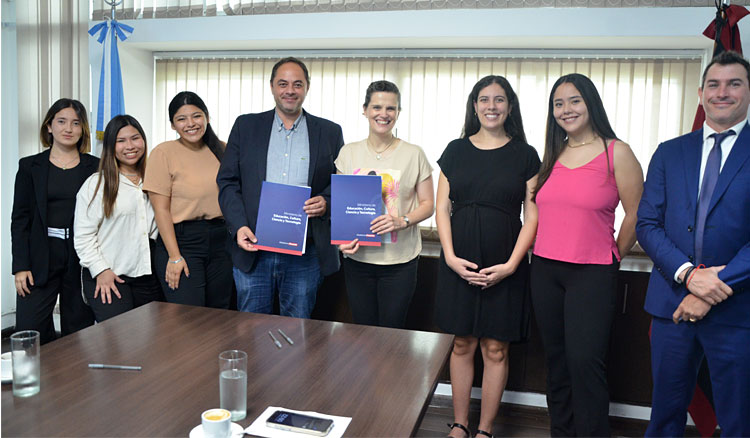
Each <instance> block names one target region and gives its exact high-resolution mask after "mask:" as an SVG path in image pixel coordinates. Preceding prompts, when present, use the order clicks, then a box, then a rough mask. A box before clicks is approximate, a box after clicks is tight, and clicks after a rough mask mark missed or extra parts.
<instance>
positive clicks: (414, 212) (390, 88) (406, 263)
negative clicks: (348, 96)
mask: <svg viewBox="0 0 750 438" xmlns="http://www.w3.org/2000/svg"><path fill="white" fill-rule="evenodd" d="M363 109H364V112H363V114H364V116H365V117H366V118H367V120H368V122H369V125H370V133H369V135H368V136H367V138H366V139H364V140H361V141H358V142H354V143H349V144H346V145H344V147H342V148H341V151H340V152H339V156H338V158H336V170H337V171H338V172H339V173H342V174H354V175H357V174H365V175H368V174H369V175H380V176H381V177H382V181H383V183H382V184H383V188H382V190H383V192H382V193H383V203H384V204H385V210H386V211H384V212H383V213H384V214H382V215H381V216H378V217H376V218H375V219H374V220H373V221H372V223H371V224H370V230H371V231H372V232H373V233H375V234H379V235H380V236H383V244H382V245H381V246H379V247H376V246H363V247H361V248H360V245H359V242H358V240H354V241H353V242H351V243H349V244H346V245H340V246H339V248H340V249H341V251H342V252H343V253H344V254H345V257H346V258H345V259H344V275H345V279H346V290H347V294H348V296H349V307H350V308H351V310H352V316H353V318H354V322H355V323H357V324H367V325H378V326H383V327H396V328H402V327H403V326H404V324H405V322H406V314H407V312H408V310H409V304H410V302H411V298H412V296H413V295H414V289H415V288H416V286H417V260H418V257H419V252H420V251H421V250H422V240H421V237H420V235H419V227H417V224H418V223H419V222H421V221H423V220H425V219H427V218H428V217H430V216H431V215H432V212H433V209H434V205H435V194H434V192H433V186H432V167H431V166H430V163H429V162H428V161H427V156H426V155H425V153H424V151H423V150H422V148H420V147H419V146H417V145H414V144H411V143H407V142H405V141H403V140H401V139H399V138H396V136H395V135H394V134H393V128H394V126H395V125H396V121H397V120H398V115H399V112H400V111H401V94H400V93H399V91H398V87H396V84H394V83H392V82H388V81H375V82H373V83H371V84H370V86H369V87H367V91H366V93H365V103H364V105H363Z"/></svg>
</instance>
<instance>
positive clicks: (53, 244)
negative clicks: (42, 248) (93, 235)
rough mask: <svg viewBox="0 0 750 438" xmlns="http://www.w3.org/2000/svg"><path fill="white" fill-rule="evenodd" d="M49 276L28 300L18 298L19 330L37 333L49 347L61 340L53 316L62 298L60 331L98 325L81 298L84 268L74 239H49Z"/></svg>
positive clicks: (64, 333)
mask: <svg viewBox="0 0 750 438" xmlns="http://www.w3.org/2000/svg"><path fill="white" fill-rule="evenodd" d="M48 239H49V276H48V279H47V282H46V283H45V284H37V285H35V286H31V287H30V288H29V290H30V291H31V293H29V294H26V296H25V297H21V296H19V295H16V331H21V330H37V331H38V332H39V337H40V339H39V341H40V343H42V344H45V343H47V342H50V341H54V340H55V338H57V335H56V333H55V325H54V323H53V321H52V313H53V311H54V310H55V304H56V303H57V296H58V295H59V296H60V331H61V333H62V335H63V336H65V335H68V334H71V333H73V332H76V331H78V330H81V329H83V328H86V327H88V326H90V325H93V324H94V313H93V312H92V311H91V309H90V308H89V307H88V306H87V305H86V303H84V301H83V297H82V296H81V266H80V265H79V264H78V257H76V255H75V251H74V250H73V245H72V242H71V241H70V239H67V240H63V239H58V238H55V237H49V238H48Z"/></svg>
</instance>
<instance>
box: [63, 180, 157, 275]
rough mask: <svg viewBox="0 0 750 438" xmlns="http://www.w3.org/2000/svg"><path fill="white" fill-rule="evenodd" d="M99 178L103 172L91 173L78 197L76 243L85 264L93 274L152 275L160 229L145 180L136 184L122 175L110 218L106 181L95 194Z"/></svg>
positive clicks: (74, 237) (74, 234)
mask: <svg viewBox="0 0 750 438" xmlns="http://www.w3.org/2000/svg"><path fill="white" fill-rule="evenodd" d="M98 178H99V173H95V174H93V175H91V176H90V177H89V178H88V179H87V180H86V182H85V183H83V185H82V186H81V189H80V190H79V191H78V195H77V196H76V210H75V221H74V223H73V245H74V246H75V249H76V252H77V253H78V257H79V258H80V259H81V266H83V267H84V268H88V270H89V272H91V276H92V277H96V276H97V275H99V274H100V273H102V272H103V271H104V270H106V269H111V270H112V272H114V273H115V274H117V275H126V276H128V277H140V276H143V275H149V274H151V251H150V250H149V238H151V239H155V238H156V236H157V235H158V230H157V228H156V220H155V219H154V209H153V207H152V206H151V202H150V201H149V200H148V196H147V195H146V193H145V192H143V190H141V189H142V187H143V182H142V181H141V182H140V183H139V184H138V185H135V184H133V183H132V182H131V181H130V180H129V179H128V178H127V177H125V176H123V175H122V174H121V175H120V185H119V187H118V189H117V200H116V201H115V205H114V208H113V209H112V215H111V216H110V217H108V218H106V217H104V207H103V203H102V197H103V194H102V193H103V191H104V182H102V184H101V185H100V186H99V190H98V191H97V192H96V196H94V189H95V188H96V183H97V179H98Z"/></svg>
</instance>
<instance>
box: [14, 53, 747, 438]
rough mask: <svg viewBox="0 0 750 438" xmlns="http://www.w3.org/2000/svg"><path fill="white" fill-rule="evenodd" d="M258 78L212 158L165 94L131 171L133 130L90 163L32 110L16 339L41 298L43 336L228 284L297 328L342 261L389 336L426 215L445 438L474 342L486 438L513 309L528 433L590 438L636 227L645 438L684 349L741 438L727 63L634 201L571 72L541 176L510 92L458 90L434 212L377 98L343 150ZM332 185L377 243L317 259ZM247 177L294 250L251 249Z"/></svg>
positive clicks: (286, 85) (295, 94)
mask: <svg viewBox="0 0 750 438" xmlns="http://www.w3.org/2000/svg"><path fill="white" fill-rule="evenodd" d="M270 83H271V91H272V94H273V96H274V99H275V102H276V106H275V108H274V109H272V110H270V111H267V112H264V113H258V114H247V115H242V116H240V117H238V119H237V121H236V122H235V124H234V126H233V128H232V131H231V133H230V135H229V138H228V141H227V143H226V144H225V143H223V142H222V141H221V140H219V139H218V138H217V136H216V134H215V133H214V132H213V130H212V129H211V125H210V119H209V114H208V110H207V108H206V105H205V104H204V103H203V101H202V100H201V99H200V97H198V96H197V95H196V94H195V93H192V92H187V91H185V92H181V93H179V94H178V95H177V96H175V98H174V99H173V100H172V102H171V103H170V105H169V118H170V121H171V123H172V127H173V129H174V130H175V131H176V133H177V135H178V139H177V140H173V141H168V142H165V143H162V144H160V145H158V146H157V147H156V148H154V150H153V151H152V152H151V154H150V156H149V157H148V160H147V157H146V155H147V153H146V150H147V147H146V136H145V134H144V132H143V129H142V128H141V126H140V124H139V123H138V121H137V120H135V119H134V118H133V117H130V116H126V115H123V116H117V117H115V118H114V119H112V121H111V122H110V123H109V124H108V125H107V127H106V130H105V132H104V139H103V148H102V156H101V160H98V159H97V158H95V157H93V156H91V155H88V154H87V153H86V151H87V150H88V149H89V132H88V122H87V119H86V111H85V109H84V108H83V105H81V104H80V103H79V102H77V101H75V100H71V99H61V100H59V101H58V102H56V103H55V104H54V105H53V106H52V108H50V110H49V111H48V113H47V115H46V117H45V119H44V123H43V124H42V127H41V132H40V137H41V141H42V144H43V145H44V146H46V147H48V148H49V149H47V150H45V151H44V152H42V153H40V154H37V155H35V156H32V157H27V158H24V159H22V160H21V161H20V163H19V170H18V174H17V178H16V186H15V197H14V205H13V217H12V225H11V228H12V244H13V272H14V274H15V281H16V290H17V292H18V297H17V313H16V318H17V323H16V328H17V329H18V330H22V329H37V330H39V331H40V332H41V333H42V341H43V342H48V341H50V340H52V339H54V337H55V332H54V328H53V326H52V318H51V314H52V309H53V307H54V305H55V301H56V298H57V295H58V293H59V295H60V308H61V325H62V327H61V328H62V333H63V334H67V333H71V332H73V331H75V330H78V329H81V328H83V327H86V326H88V325H90V324H93V322H94V320H96V321H103V320H105V319H107V318H110V317H112V316H115V315H117V314H119V313H122V312H125V311H127V310H129V309H132V308H133V307H136V306H139V305H141V304H144V303H147V302H149V301H153V300H167V301H170V302H176V303H183V304H191V305H205V306H210V307H218V308H228V307H229V306H230V301H231V300H232V296H233V291H234V290H235V289H236V297H237V308H238V309H239V310H241V311H247V312H262V313H270V312H271V311H272V308H273V303H274V298H275V296H277V295H278V303H279V309H280V313H281V314H282V315H288V316H295V317H303V318H306V317H309V316H310V313H311V311H312V309H313V307H314V305H315V297H316V294H317V289H318V287H319V286H320V284H321V282H322V279H323V278H324V277H325V276H326V275H329V274H332V273H334V272H336V271H337V270H338V269H339V267H340V266H339V264H340V260H342V259H343V269H344V275H345V281H346V286H347V295H348V299H349V304H350V308H351V311H352V316H353V319H354V322H355V323H360V324H370V325H380V326H386V327H395V328H401V327H404V325H405V321H406V315H407V311H408V309H409V306H410V303H411V299H412V296H413V294H414V289H415V287H416V280H417V261H418V257H419V253H420V251H421V237H420V233H419V229H418V227H416V224H418V223H419V222H421V221H423V220H424V219H426V218H428V217H430V216H431V215H432V213H433V211H435V213H436V221H437V227H438V233H439V237H440V243H441V246H442V252H441V256H440V268H439V272H438V290H437V294H436V303H435V308H436V312H435V321H436V323H437V325H438V326H439V327H440V328H441V329H442V330H444V331H446V332H448V333H452V334H454V335H455V341H454V345H453V352H452V354H451V357H450V375H451V385H452V390H453V404H454V422H453V424H452V425H450V432H449V433H450V436H453V437H458V438H463V437H469V436H472V433H471V431H470V430H469V428H468V413H469V401H470V393H471V386H472V381H473V373H474V356H475V352H476V349H477V347H479V348H480V351H481V356H482V359H483V361H484V374H483V378H482V402H481V416H480V421H479V425H478V430H477V434H478V435H485V436H492V434H491V429H492V424H493V421H494V418H495V416H496V413H497V409H498V407H499V404H500V400H501V398H502V393H503V390H504V388H505V383H506V381H507V377H508V350H509V344H510V343H511V342H516V341H521V340H523V339H525V338H526V336H527V330H528V321H529V315H530V314H531V306H532V304H533V308H534V313H535V315H536V320H537V324H538V327H539V330H540V333H541V336H542V341H543V344H544V349H545V354H546V361H547V402H548V407H549V414H550V418H551V433H552V435H553V436H609V435H610V430H609V420H608V412H609V394H608V389H607V375H606V366H605V364H606V354H607V350H608V343H609V334H610V326H611V323H612V319H613V316H614V311H615V298H616V282H617V272H618V269H619V263H620V260H621V259H622V257H623V256H625V255H626V254H627V253H628V251H629V250H630V248H631V247H632V246H633V244H634V243H635V240H636V230H637V233H638V238H639V241H640V243H641V245H642V246H643V247H644V249H645V250H646V252H647V253H648V254H649V255H650V256H651V258H652V259H653V261H654V273H653V274H652V276H651V282H650V284H649V291H648V296H647V301H646V310H647V311H648V312H650V313H651V314H652V315H653V317H654V323H653V332H652V368H653V374H654V397H653V406H652V421H651V423H650V425H649V430H648V434H649V435H652V436H666V435H670V436H676V435H681V434H683V433H684V426H685V418H686V414H685V411H686V408H687V405H688V403H689V401H690V395H691V394H692V386H693V385H694V384H695V379H696V374H697V369H698V366H699V365H700V361H701V359H702V358H703V356H704V355H705V356H706V357H707V359H708V363H709V368H710V369H711V371H712V374H711V376H712V383H713V388H714V399H715V402H716V406H717V411H718V419H719V424H720V425H721V427H722V430H723V431H724V432H725V433H728V434H729V435H737V436H741V435H750V420H749V419H748V418H747V415H744V416H743V415H742V414H743V413H745V414H746V413H747V412H750V370H748V369H747V368H746V367H744V362H746V361H748V360H749V359H750V349H748V348H747V346H748V345H750V319H749V318H748V317H747V315H748V314H750V295H748V294H747V293H740V292H744V291H745V289H747V286H748V284H749V283H750V226H748V224H750V179H749V178H750V158H749V157H750V138H748V137H750V129H748V128H747V127H746V125H747V109H748V104H750V64H748V62H747V61H746V60H745V59H744V58H742V57H741V56H740V55H737V54H735V53H733V52H727V53H725V54H723V55H720V56H719V57H717V58H715V59H714V60H712V61H711V63H710V64H709V65H708V67H707V68H706V70H705V72H704V76H703V82H702V86H701V89H700V91H699V95H700V97H701V99H702V102H703V105H704V108H705V110H706V116H707V118H706V123H705V125H704V128H703V130H701V131H697V132H696V133H692V134H688V135H686V136H682V137H679V138H677V139H675V140H671V141H669V142H666V143H664V144H662V145H660V146H659V148H658V150H657V152H656V153H655V155H654V158H653V159H652V161H651V164H650V168H649V174H648V180H647V181H646V183H645V184H644V181H643V173H642V170H641V167H640V165H639V164H638V161H637V160H636V158H635V156H634V154H633V152H632V151H631V149H630V147H629V146H628V145H627V144H626V143H624V142H623V141H621V140H620V139H618V138H617V136H616V135H615V133H614V131H613V129H612V127H611V125H610V122H609V120H608V118H607V115H606V112H605V109H604V105H603V103H602V100H601V98H600V95H599V93H598V91H597V89H596V87H595V85H594V83H593V82H592V81H591V80H590V79H589V78H587V77H586V76H584V75H581V74H568V75H565V76H563V77H561V78H559V79H558V80H557V82H555V84H554V86H553V87H552V90H551V93H550V98H549V108H548V119H547V126H546V141H545V147H544V156H543V158H542V160H540V159H539V157H538V155H537V153H536V151H535V149H534V148H533V147H531V146H530V145H528V144H527V142H526V135H525V132H524V127H523V121H522V117H521V111H520V103H519V98H518V96H517V95H516V93H515V92H514V90H513V88H512V87H511V85H510V83H509V82H508V81H507V80H506V79H505V78H504V77H502V76H487V77H484V78H482V79H481V80H479V82H477V84H476V85H475V86H474V87H473V89H472V90H471V93H470V94H469V97H468V100H467V105H466V116H465V123H464V127H463V131H462V134H461V137H460V138H459V139H456V140H454V141H452V142H450V143H449V144H448V146H447V147H446V149H445V151H444V152H443V154H442V156H441V157H440V159H439V160H438V165H439V166H440V174H439V179H438V182H437V195H435V194H434V189H433V179H432V167H431V166H430V164H429V162H428V160H427V158H426V156H425V153H424V151H423V150H422V149H421V148H420V147H419V146H417V145H414V144H411V143H409V142H407V141H405V140H403V139H400V138H397V137H396V136H395V134H394V127H395V125H396V123H397V121H398V117H399V113H400V111H401V95H400V92H399V90H398V87H397V86H396V85H395V84H393V83H391V82H388V81H375V82H373V83H372V84H370V86H369V87H368V88H367V90H366V94H365V100H364V104H363V115H364V117H366V118H367V120H368V124H369V134H368V137H367V138H366V139H364V140H361V141H358V142H354V143H349V144H344V141H343V135H342V130H341V127H340V126H339V125H337V124H335V123H333V122H331V121H328V120H325V119H322V118H319V117H315V116H313V115H311V114H309V113H307V112H306V111H304V110H303V109H302V104H303V102H304V100H305V96H306V94H307V91H308V89H309V86H310V78H309V73H308V70H307V67H306V66H305V64H304V63H303V62H301V61H300V60H298V59H296V58H284V59H282V60H280V61H279V62H278V63H276V64H275V65H274V67H273V70H272V72H271V79H270ZM729 128H731V130H730V131H727V129H729ZM726 132H729V133H730V134H729V135H728V136H727V135H726ZM727 137H728V138H727ZM725 138H726V139H725ZM714 144H716V147H715V146H714ZM701 148H702V150H703V152H701ZM717 151H718V152H717ZM333 173H342V174H377V175H380V176H381V177H382V184H383V187H382V193H383V202H384V211H383V214H382V215H380V216H378V217H376V218H375V219H374V220H373V221H372V222H371V231H372V232H373V233H375V234H378V235H380V236H382V238H383V242H385V243H384V244H383V245H381V246H380V247H373V246H360V245H359V242H358V241H357V240H354V241H352V242H351V243H349V244H344V245H339V247H338V248H337V247H336V246H333V245H331V244H330V240H331V239H330V215H329V205H330V179H331V174H333ZM263 181H271V182H278V183H284V184H293V185H304V186H309V187H311V193H312V196H311V198H310V199H309V200H307V201H306V202H305V204H304V211H305V212H306V213H307V215H308V218H309V222H308V227H309V230H310V231H309V233H308V238H307V242H306V251H305V253H304V255H302V256H294V255H289V254H279V253H273V252H266V251H258V248H257V247H256V246H255V244H256V243H257V239H256V237H255V234H254V228H255V224H256V222H257V217H258V204H259V199H260V189H261V185H262V182H263ZM644 187H645V191H644ZM712 194H713V196H712ZM620 203H621V204H622V206H623V209H624V211H625V216H624V219H623V221H622V223H621V224H620V227H619V233H618V235H617V238H615V237H614V221H615V209H616V208H617V206H618V205H619V204H620ZM639 203H640V205H639ZM532 246H533V255H532V257H531V263H529V259H528V256H527V254H528V251H529V249H530V248H532ZM340 253H341V254H343V257H342V256H341V255H340ZM704 265H705V266H704ZM529 290H530V293H529V292H528V291H529ZM714 308H715V310H714ZM710 310H713V311H711V312H709V311H710Z"/></svg>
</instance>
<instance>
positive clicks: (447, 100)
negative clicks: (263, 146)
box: [150, 55, 701, 225]
mask: <svg viewBox="0 0 750 438" xmlns="http://www.w3.org/2000/svg"><path fill="white" fill-rule="evenodd" d="M277 59H278V58H265V59H264V58H258V57H255V58H249V57H245V58H234V59H228V58H216V59H214V58H201V59H157V61H156V75H155V76H156V87H155V88H156V93H155V111H154V117H155V120H154V126H155V132H154V138H153V139H152V141H151V143H150V144H152V145H156V144H158V143H160V142H162V141H165V140H167V139H171V138H175V134H174V132H173V131H172V130H171V128H170V125H169V122H168V120H167V119H168V115H167V106H168V104H169V101H170V100H171V99H172V97H173V96H174V95H175V94H176V93H177V92H179V91H182V90H191V91H195V92H196V93H198V95H200V96H201V97H202V98H203V99H204V100H205V102H206V105H207V106H208V109H209V111H210V112H211V124H212V126H213V127H214V129H215V131H216V133H217V134H218V136H219V138H221V139H223V140H226V139H227V137H228V136H229V132H230V130H231V128H232V125H233V123H234V120H235V119H236V117H237V116H238V115H240V114H244V113H250V112H261V111H266V110H269V109H271V108H273V106H274V101H273V96H272V95H271V93H270V88H269V80H270V72H271V68H272V66H273V64H274V63H275V62H276V60H277ZM301 59H303V60H304V61H305V63H306V64H307V66H308V69H309V70H310V76H311V80H310V82H311V84H310V92H309V93H308V95H307V100H306V101H305V105H304V107H305V109H306V110H307V111H308V112H310V113H311V114H314V115H317V116H321V117H325V118H327V119H330V120H333V121H335V122H336V123H338V124H340V125H341V127H342V128H343V131H344V140H345V141H347V142H349V141H355V140H360V139H362V138H364V137H366V136H367V126H368V125H367V121H366V120H365V118H364V117H363V116H362V103H363V101H364V94H365V89H366V88H367V85H369V83H370V82H372V81H374V80H378V79H387V80H389V81H392V82H394V83H396V84H397V85H398V87H399V89H400V90H401V94H402V97H401V100H402V102H401V105H402V107H403V110H402V112H401V116H400V118H399V121H398V124H397V132H396V133H397V135H398V136H399V137H401V138H403V139H405V140H407V141H409V142H412V143H415V144H418V145H420V146H422V148H424V150H425V152H426V153H427V156H428V157H429V159H430V161H431V162H432V164H433V167H434V168H435V181H436V184H437V175H438V172H439V167H438V166H437V163H436V161H437V159H438V158H439V157H440V154H441V153H442V151H443V149H444V148H445V146H446V145H447V144H448V142H449V141H451V140H453V139H455V138H457V137H459V136H460V134H461V128H462V126H463V119H464V111H465V108H466V99H467V96H468V94H469V92H470V91H471V88H472V86H473V85H474V84H475V83H476V81H477V80H478V79H480V78H481V77H483V76H486V75H488V74H496V75H502V76H505V77H506V78H507V79H508V81H509V82H510V83H511V85H512V86H513V88H514V90H515V91H516V93H517V94H518V96H519V100H520V103H521V113H522V116H523V121H524V128H525V130H526V136H527V139H528V141H529V143H530V144H531V145H532V146H534V147H536V148H537V150H538V151H539V156H540V158H541V156H542V155H543V149H544V134H545V132H544V130H545V124H546V118H547V105H548V99H549V90H550V89H551V87H552V85H553V84H554V82H555V81H556V80H557V78H558V77H560V76H561V75H563V74H566V73H572V72H578V73H582V74H585V75H587V76H589V77H590V78H591V79H592V80H593V81H594V83H595V84H596V86H597V88H598V90H599V92H600V94H601V96H602V100H603V101H604V105H605V107H606V109H607V114H608V116H609V119H610V122H611V123H612V126H613V127H614V129H615V132H616V133H617V135H618V136H619V137H620V138H621V139H622V140H623V141H625V142H627V143H629V144H630V146H631V147H632V148H633V151H634V152H635V154H636V156H637V157H638V160H639V161H640V162H641V165H642V166H643V169H644V173H645V171H646V168H647V166H648V162H649V160H650V158H651V155H652V154H653V152H654V150H655V149H656V146H657V145H658V143H659V142H661V141H664V140H667V139H669V138H672V137H676V136H678V135H680V134H683V133H686V132H688V131H689V130H690V129H691V126H692V122H693V118H694V115H695V110H696V106H697V103H698V98H697V89H698V86H699V83H700V73H701V58H700V56H699V55H696V56H690V55H686V56H685V57H683V58H680V57H674V56H669V57H664V58H655V57H650V58H637V57H630V58H629V57H618V58H606V59H604V58H594V57H590V56H589V57H583V56H582V57H579V58H578V59H576V58H568V57H566V58H565V59H560V58H541V59H540V58H535V59H532V58H499V57H487V56H485V57H482V56H469V57H458V56H456V57H428V56H415V57H402V58H396V57H388V58H384V57H378V58H374V57H341V58H333V57H326V58H309V59H306V58H304V56H301ZM619 214H620V215H621V214H622V212H619ZM620 220H621V219H620V218H618V219H617V221H616V223H618V224H619V222H620ZM425 225H427V224H426V223H425Z"/></svg>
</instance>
